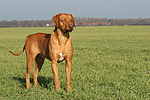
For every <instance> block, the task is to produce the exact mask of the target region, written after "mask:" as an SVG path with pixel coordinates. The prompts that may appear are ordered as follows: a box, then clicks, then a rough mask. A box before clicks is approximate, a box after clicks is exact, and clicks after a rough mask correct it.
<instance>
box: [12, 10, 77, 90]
mask: <svg viewBox="0 0 150 100" xmlns="http://www.w3.org/2000/svg"><path fill="white" fill-rule="evenodd" d="M52 21H53V23H54V24H55V29H54V30H53V31H52V33H51V34H46V33H35V34H32V35H28V36H27V37H26V39H25V42H24V47H23V49H22V50H21V51H20V52H19V53H17V54H15V53H13V52H12V51H10V53H12V54H13V55H15V56H19V55H21V54H22V53H23V51H24V50H25V51H26V62H27V71H26V73H25V80H26V88H27V89H29V88H31V85H30V73H31V70H32V67H33V65H34V61H35V69H34V71H33V74H32V75H33V81H34V85H35V86H38V82H37V77H38V73H39V72H40V70H41V68H42V65H43V63H44V59H45V58H47V59H48V60H50V61H51V66H52V71H53V76H54V84H55V90H60V84H59V80H58V63H59V62H62V61H64V60H65V62H66V67H65V70H66V78H67V90H68V91H71V72H72V57H73V47H72V42H71V36H70V34H69V32H72V31H73V29H74V27H76V26H75V20H74V17H73V16H72V15H71V14H63V13H59V14H57V15H55V16H54V17H53V18H52Z"/></svg>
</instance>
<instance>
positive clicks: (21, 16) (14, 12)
mask: <svg viewBox="0 0 150 100" xmlns="http://www.w3.org/2000/svg"><path fill="white" fill-rule="evenodd" d="M59 12H68V13H72V14H73V16H74V17H95V18H96V17H98V18H139V17H142V18H150V0H0V21H2V20H14V19H15V20H32V19H33V20H42V19H44V20H48V19H51V18H52V16H54V15H55V14H57V13H59Z"/></svg>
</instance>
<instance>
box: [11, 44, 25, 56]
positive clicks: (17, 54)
mask: <svg viewBox="0 0 150 100" xmlns="http://www.w3.org/2000/svg"><path fill="white" fill-rule="evenodd" d="M24 49H25V46H23V49H22V50H21V51H20V52H19V53H13V52H12V51H9V52H10V53H11V54H13V55H15V56H19V55H21V54H22V53H23V51H24Z"/></svg>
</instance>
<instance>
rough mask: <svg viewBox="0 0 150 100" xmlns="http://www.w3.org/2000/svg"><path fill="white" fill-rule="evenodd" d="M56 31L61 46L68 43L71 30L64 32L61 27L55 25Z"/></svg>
mask: <svg viewBox="0 0 150 100" xmlns="http://www.w3.org/2000/svg"><path fill="white" fill-rule="evenodd" d="M55 32H56V33H57V38H58V43H59V45H61V46H64V45H66V43H67V40H68V39H69V32H64V31H63V30H62V29H61V28H59V27H55Z"/></svg>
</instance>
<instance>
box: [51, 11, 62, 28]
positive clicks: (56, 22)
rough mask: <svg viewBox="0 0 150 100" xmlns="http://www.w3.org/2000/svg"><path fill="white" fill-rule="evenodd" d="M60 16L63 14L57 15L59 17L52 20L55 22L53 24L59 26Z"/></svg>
mask: <svg viewBox="0 0 150 100" xmlns="http://www.w3.org/2000/svg"><path fill="white" fill-rule="evenodd" d="M60 15H62V14H61V13H59V14H57V15H55V16H54V17H53V18H52V21H53V23H54V24H55V25H56V26H59V21H60V20H59V17H60Z"/></svg>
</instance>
